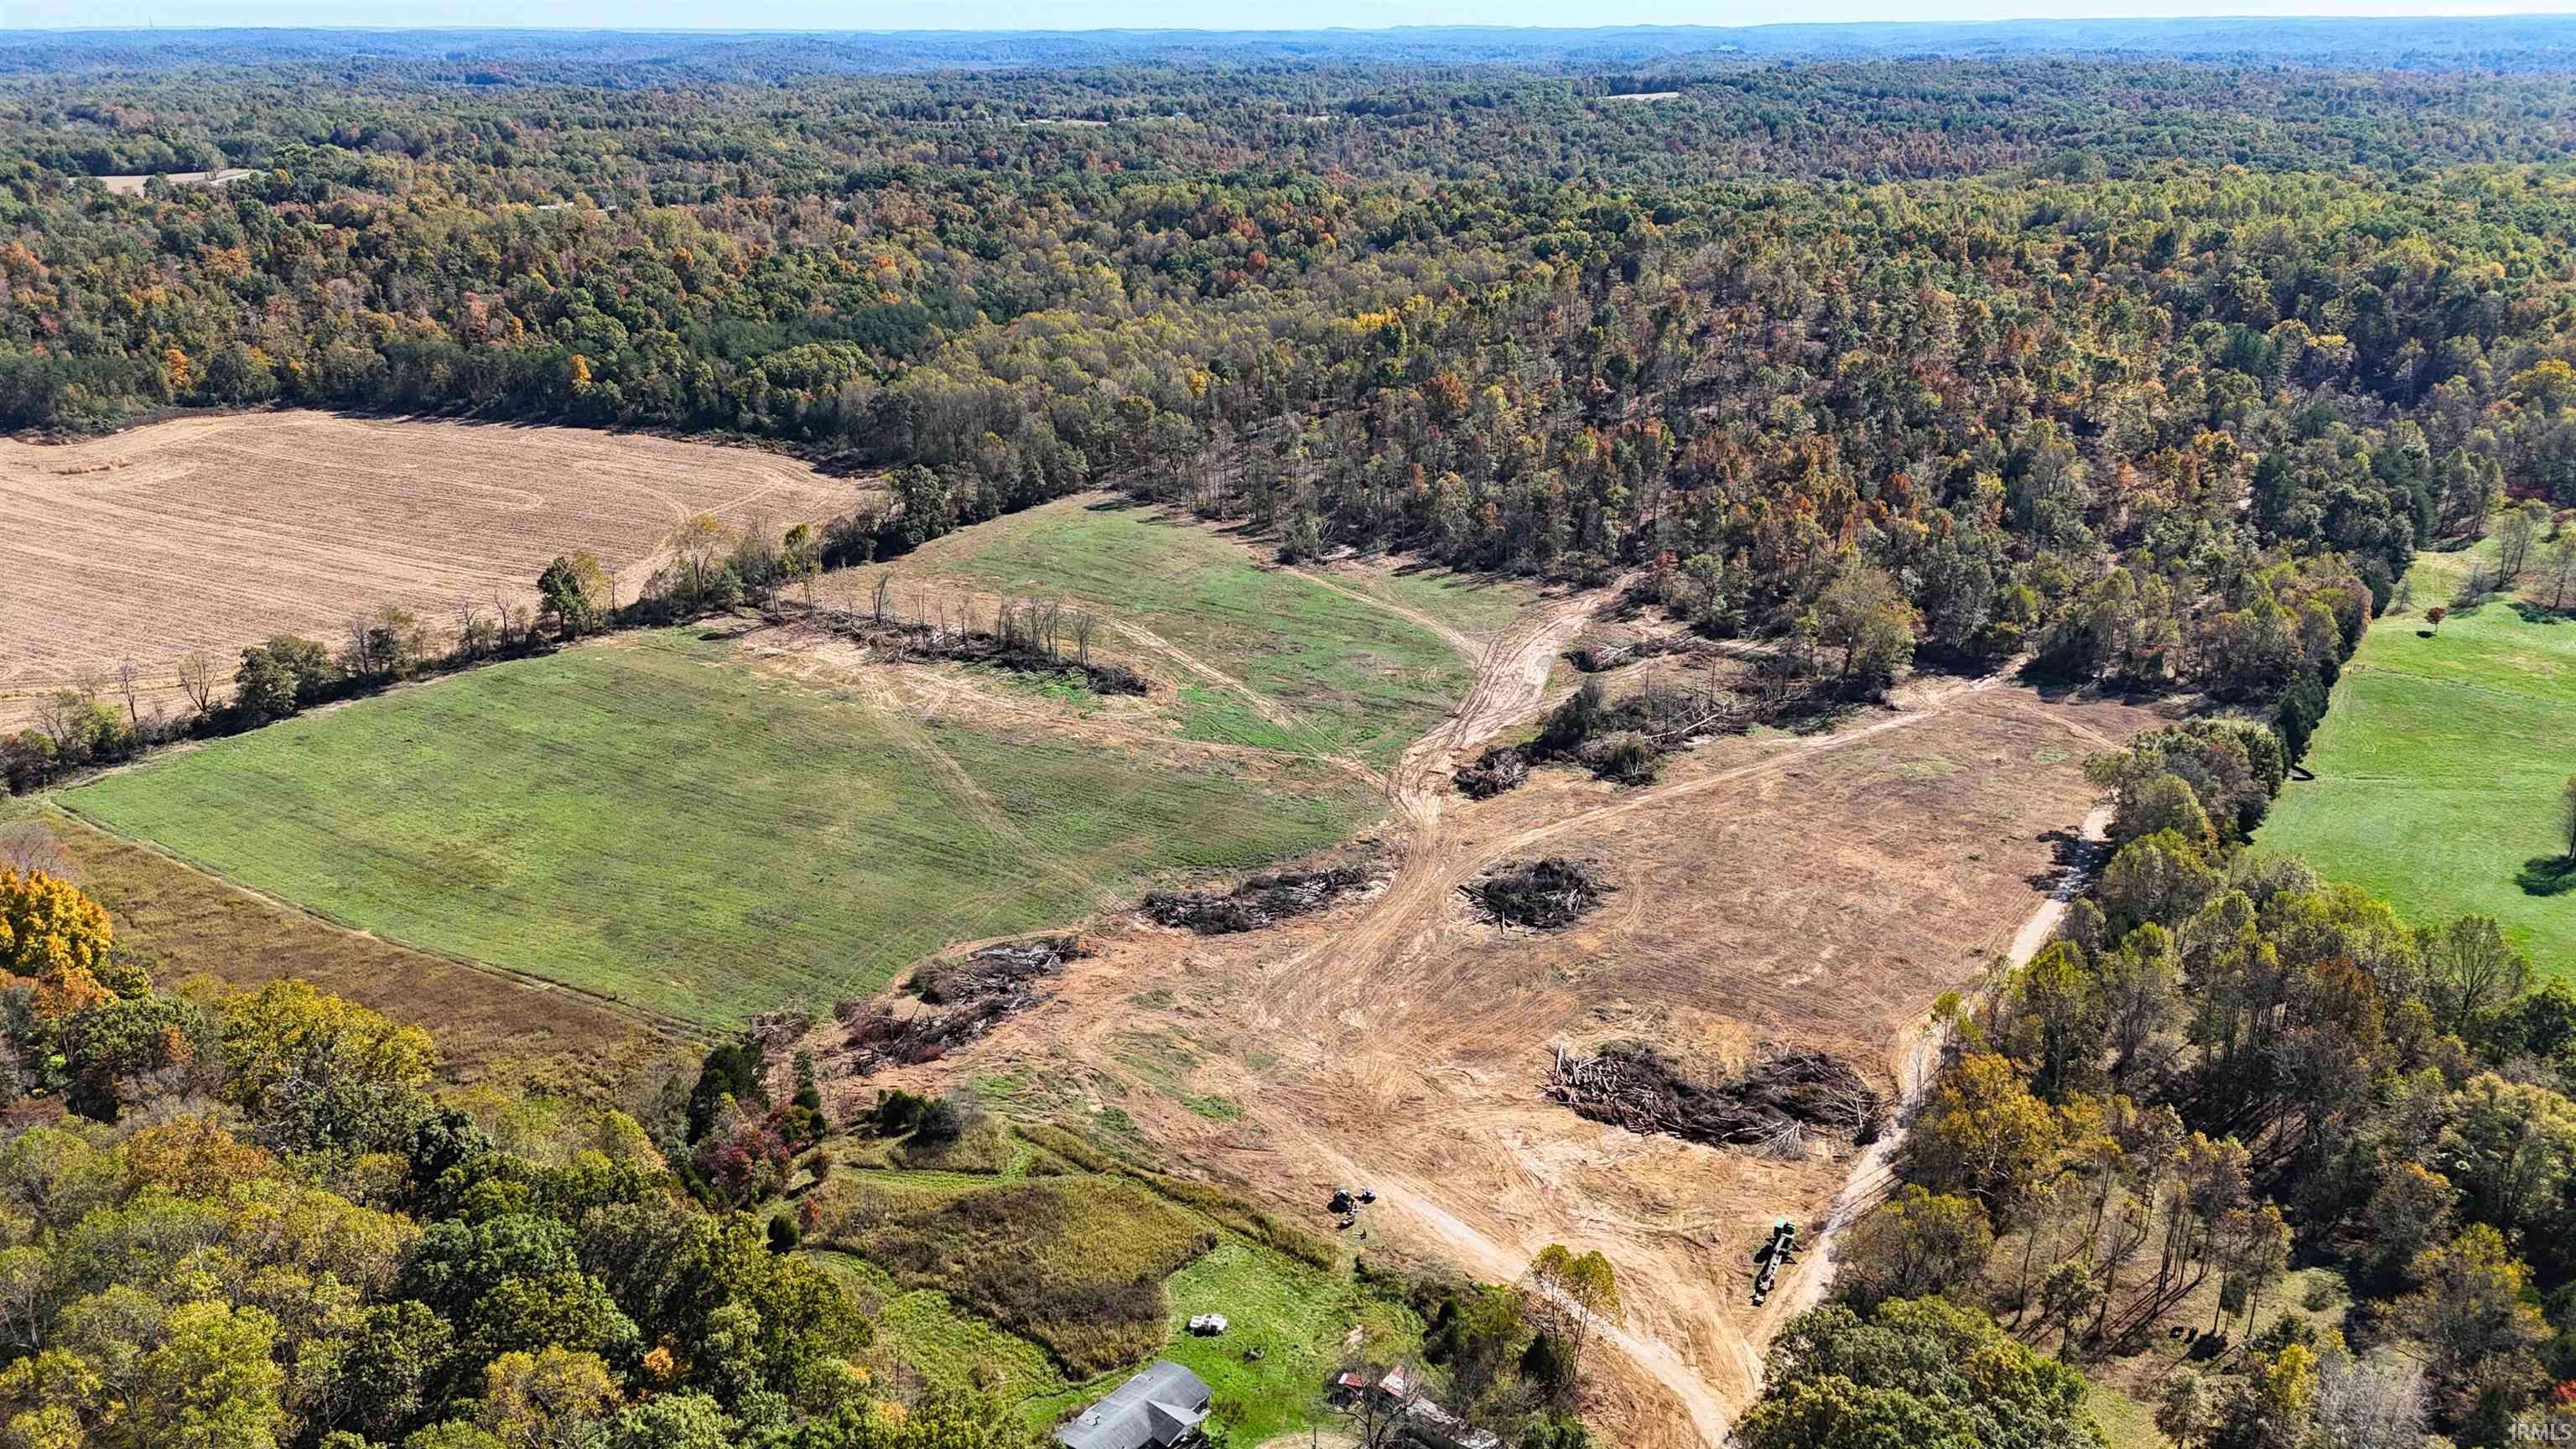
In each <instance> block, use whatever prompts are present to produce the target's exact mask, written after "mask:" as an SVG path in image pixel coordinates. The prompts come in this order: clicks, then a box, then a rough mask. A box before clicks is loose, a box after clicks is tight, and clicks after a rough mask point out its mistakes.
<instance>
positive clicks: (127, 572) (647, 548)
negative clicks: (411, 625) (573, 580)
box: [0, 412, 862, 728]
mask: <svg viewBox="0 0 2576 1449" xmlns="http://www.w3.org/2000/svg"><path fill="white" fill-rule="evenodd" d="M861 486H862V485H860V484H858V483H855V482H852V481H849V480H842V479H834V478H828V477H825V476H823V475H822V474H820V473H817V472H816V471H815V470H814V469H813V468H811V467H809V466H807V465H805V464H803V463H800V462H797V461H795V460H793V459H790V458H785V457H781V456H778V455H776V454H772V453H764V452H758V451H754V450H751V449H747V448H723V447H716V446H712V445H709V444H705V443H684V442H674V441H669V440H666V439H661V438H652V437H642V436H634V435H622V434H610V433H599V432H589V431H584V430H580V429H575V428H546V427H518V426H508V425H497V424H471V423H461V422H448V421H429V420H401V421H389V420H370V419H361V418H349V417H340V416H336V415H333V414H329V413H313V412H284V413H254V414H247V415H242V416H236V417H206V418H189V419H185V420H181V421H176V422H166V423H156V424H153V425H152V426H149V427H144V428H138V429H136V430H134V431H132V432H127V433H120V434H117V435H115V436H113V437H106V438H96V439H91V440H89V441H86V442H80V443H73V444H68V445H61V446H52V445H42V444H34V443H21V442H13V441H7V440H0V514H5V515H6V516H7V517H8V518H9V519H10V521H11V526H10V527H9V528H8V529H7V530H6V531H5V532H4V533H0V578H5V579H7V580H9V587H8V589H7V590H6V592H5V594H0V728H6V727H9V726H11V725H14V724H18V723H23V722H25V720H26V719H27V717H28V716H29V714H30V712H31V710H32V706H33V703H34V701H35V700H36V699H37V698H38V697H40V696H42V695H43V694H45V693H47V692H49V691H51V690H55V689H60V688H63V687H65V686H67V685H71V684H74V683H77V682H80V681H83V680H89V681H92V682H104V681H105V680H106V679H107V678H108V677H109V676H110V675H112V674H113V672H114V670H115V669H116V667H117V665H118V663H119V662H120V661H124V660H132V661H133V662H134V663H135V664H136V665H137V667H138V668H139V669H140V670H141V671H142V673H143V674H144V676H145V678H146V679H147V681H148V683H149V684H150V686H151V687H150V689H149V691H148V698H147V699H146V701H145V706H146V708H150V707H153V706H155V705H158V706H160V707H163V708H167V709H170V710H173V711H176V710H177V709H178V708H180V707H181V704H182V700H181V697H180V696H179V694H178V691H177V689H176V673H177V661H178V660H179V659H181V658H182V657H184V656H185V655H187V654H188V653H189V652H190V651H192V650H203V651H204V652H205V653H206V654H207V655H209V656H210V657H211V658H212V659H213V660H214V661H215V667H216V673H217V675H218V677H219V678H220V679H222V680H224V681H227V682H228V681H229V680H230V677H231V674H232V668H233V665H234V663H235V662H236V660H237V658H238V654H239V651H240V649H241V648H242V646H243V645H245V644H251V643H256V642H258V641H259V640H261V639H265V638H267V637H269V636H271V635H274V634H285V633H294V634H304V635H307V636H310V637H313V638H317V639H320V640H323V641H324V642H326V643H331V644H335V645H336V644H337V642H338V641H339V639H340V637H341V635H342V633H343V630H344V624H345V621H346V620H348V619H349V618H350V617H351V616H352V615H353V614H357V613H362V612H365V611H368V610H371V609H373V608H375V607H377V606H378V605H382V604H398V605H401V606H402V607H404V608H407V609H410V610H412V611H413V612H414V613H416V614H418V615H419V616H420V617H421V619H422V622H423V623H424V624H426V625H428V626H429V627H430V628H431V629H433V630H436V631H452V628H453V625H454V618H455V606H456V605H457V603H458V602H460V601H468V600H470V601H472V602H473V603H475V604H476V605H478V606H479V607H480V609H481V611H482V613H483V615H484V616H485V617H486V618H488V617H490V616H491V613H492V610H493V600H494V597H495V595H496V593H497V594H499V595H501V596H504V597H507V598H508V599H510V600H511V601H512V602H513V603H518V604H525V603H529V602H531V601H532V600H533V599H534V597H535V594H534V588H535V583H536V578H537V575H538V574H539V573H540V572H541V571H543V570H544V568H545V565H546V561H547V560H549V559H551V558H553V557H554V556H555V555H557V554H559V553H569V552H572V551H574V550H578V549H586V550H588V551H590V552H591V553H594V554H596V555H598V557H599V559H600V561H601V562H602V563H603V564H605V565H606V566H607V567H608V568H609V569H610V570H612V571H613V572H615V573H616V574H617V575H618V585H619V595H620V597H621V598H632V597H634V595H635V592H636V589H637V588H638V586H640V585H641V583H642V582H643V579H644V576H645V574H646V573H647V572H649V568H650V565H651V563H652V561H653V559H654V558H655V556H656V555H657V553H658V552H659V551H660V550H661V548H662V545H663V541H664V540H665V538H667V537H668V535H669V533H670V531H671V527H672V525H673V524H674V523H677V522H678V521H679V520H680V519H682V518H684V517H686V516H688V515H690V514H694V513H702V512H704V513H714V514H715V515H717V516H718V517H719V518H722V519H724V520H725V521H726V522H728V523H731V524H735V525H747V524H750V523H753V522H758V521H766V522H767V523H768V525H769V526H771V527H773V528H784V527H785V526H786V525H787V524H789V523H791V522H796V521H816V520H820V519H823V518H826V517H829V516H831V515H834V514H837V513H845V512H847V511H849V509H850V508H851V506H852V505H853V504H854V503H855V502H856V501H857V500H858V498H859V495H860V490H861ZM220 692H228V690H225V691H220Z"/></svg>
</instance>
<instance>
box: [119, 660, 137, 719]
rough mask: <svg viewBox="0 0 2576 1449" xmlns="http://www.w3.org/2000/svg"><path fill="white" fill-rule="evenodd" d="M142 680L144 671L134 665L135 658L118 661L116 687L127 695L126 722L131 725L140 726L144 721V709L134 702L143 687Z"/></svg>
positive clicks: (120, 692)
mask: <svg viewBox="0 0 2576 1449" xmlns="http://www.w3.org/2000/svg"><path fill="white" fill-rule="evenodd" d="M142 680H143V674H142V671H141V670H138V669H136V668H135V667H134V661H133V660H131V659H121V660H118V661H117V665H116V689H117V692H118V693H119V694H122V695H124V696H125V722H126V723H127V724H130V725H138V726H139V725H141V724H142V723H143V711H142V710H141V709H140V708H138V707H137V706H136V705H135V702H134V697H135V695H136V694H137V693H138V692H139V691H140V689H141V686H142Z"/></svg>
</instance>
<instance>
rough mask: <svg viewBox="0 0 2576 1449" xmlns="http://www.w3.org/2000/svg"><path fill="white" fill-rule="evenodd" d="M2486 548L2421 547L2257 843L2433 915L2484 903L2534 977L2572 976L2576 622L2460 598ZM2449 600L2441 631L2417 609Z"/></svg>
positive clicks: (2489, 554) (2414, 913)
mask: <svg viewBox="0 0 2576 1449" xmlns="http://www.w3.org/2000/svg"><path fill="white" fill-rule="evenodd" d="M2493 550H2494V545H2493V544H2492V543H2491V542H2490V543H2483V544H2480V545H2479V546H2478V547H2477V548H2476V549H2474V550H2464V551H2461V552H2457V553H2424V554H2419V555H2417V557H2416V561H2415V565H2414V567H2413V569H2412V570H2410V571H2409V575H2408V585H2409V590H2408V591H2409V593H2410V594H2411V596H2412V597H2411V601H2410V602H2409V603H2408V604H2407V605H2406V606H2405V607H2403V608H2402V609H2401V608H2396V607H2392V608H2391V609H2390V610H2389V612H2388V613H2387V614H2386V615H2385V616H2384V617H2382V618H2380V619H2379V620H2378V621H2377V622H2375V623H2373V624H2372V625H2371V628H2370V634H2369V636H2368V637H2367V638H2365V639H2364V640H2363V641H2362V645H2361V648H2360V649H2359V650H2358V651H2357V652H2356V653H2355V654H2354V655H2353V658H2352V661H2351V662H2350V663H2349V664H2347V665H2345V666H2344V671H2343V677H2342V678H2341V679H2340V680H2339V681H2337V683H2336V685H2335V691H2334V703H2333V707H2332V708H2331V709H2330V710H2329V711H2328V713H2327V715H2326V720H2325V724H2324V725H2323V726H2322V727H2321V728H2320V729H2319V730H2318V731H2317V736H2316V739H2315V741H2314V743H2313V744H2312V746H2311V747H2310V750H2309V753H2308V758H2307V760H2306V762H2305V763H2306V766H2307V768H2308V769H2309V770H2311V771H2313V772H2314V773H2315V775H2316V778H2315V779H2313V780H2293V781H2292V782H2291V783H2290V784H2289V786H2288V788H2286V789H2285V790H2284V791H2283V792H2282V795H2281V799H2280V802H2279V803H2278V804H2277V805H2275V806H2274V807H2273V810H2272V815H2271V818H2270V820H2269V821H2267V822H2266V823H2265V825H2264V826H2263V828H2262V830H2261V832H2260V834H2259V836H2258V837H2257V843H2258V844H2260V845H2261V846H2262V847H2263V848H2264V849H2267V850H2272V851H2278V852H2282V853H2284V854H2290V855H2297V856H2302V857H2304V858H2306V859H2307V860H2308V861H2309V862H2310V863H2311V864H2313V865H2315V866H2316V868H2317V869H2318V870H2319V871H2321V872H2323V873H2324V874H2325V876H2326V877H2327V878H2328V879H2330V880H2337V881H2350V882H2352V883H2353V884H2355V885H2359V886H2362V887H2365V888H2366V889H2368V890H2370V891H2372V892H2373V893H2375V894H2378V895H2380V896H2384V897H2386V898H2387V899H2388V900H2389V902H2390V903H2392V904H2393V905H2395V906H2396V907H2397V909H2398V911H2399V912H2400V913H2401V914H2402V915H2404V916H2405V917H2406V918H2407V919H2409V920H2411V921H2413V922H2415V923H2416V924H2418V925H2423V926H2431V925H2436V924H2439V923H2441V922H2443V921H2447V920H2450V919H2451V918H2453V917H2455V916H2460V915H2465V914H2472V913H2474V914H2478V915H2487V916H2493V917H2495V918H2496V920H2497V921H2498V922H2500V923H2501V924H2502V925H2503V927H2504V931H2505V934H2506V936H2507V937H2509V938H2510V939H2511V940H2512V941H2513V942H2514V944H2516V945H2517V946H2519V947H2521V948H2522V949H2523V950H2524V951H2526V952H2528V953H2530V955H2531V958H2532V962H2533V965H2534V966H2536V967H2537V968H2539V969H2540V970H2541V971H2542V972H2543V973H2546V974H2555V975H2560V976H2576V877H2564V878H2558V879H2552V878H2551V876H2550V873H2549V872H2548V871H2547V870H2546V867H2547V865H2548V863H2549V858H2550V857H2552V856H2555V855H2556V854H2558V852H2559V851H2560V850H2561V849H2563V848H2564V844H2565V842H2564V840H2563V838H2562V837H2561V836H2560V835H2559V834H2558V826H2557V807H2558V793H2559V788H2560V786H2561V785H2562V784H2563V783H2564V782H2565V780H2566V779H2567V776H2568V773H2569V772H2570V771H2576V730H2571V728H2570V726H2571V725H2572V724H2576V618H2570V617H2566V616H2563V615H2555V614H2552V613H2550V612H2548V611H2546V610H2542V609H2539V608H2536V607H2533V606H2531V605H2530V604H2528V603H2521V604H2517V602H2516V601H2514V600H2512V599H2511V598H2509V597H2496V598H2493V599H2490V600H2489V601H2488V602H2486V603H2483V604H2480V605H2477V606H2476V607H2474V608H2468V609H2462V608H2461V607H2460V606H2459V605H2458V604H2457V603H2456V602H2455V597H2454V596H2455V593H2456V591H2457V589H2458V588H2459V586H2460V583H2461V581H2462V580H2463V579H2464V578H2466V577H2467V575H2468V573H2469V571H2470V569H2471V567H2472V566H2473V565H2474V564H2476V563H2480V562H2485V563H2492V561H2493V558H2494V552H2493ZM2436 604H2439V605H2443V606H2446V607H2450V608H2452V609H2453V612H2452V614H2451V616H2450V617H2449V618H2448V619H2446V620H2444V621H2443V622H2442V625H2441V627H2440V628H2439V630H2435V629H2434V628H2433V626H2432V625H2431V624H2430V623H2429V622H2428V621H2427V620H2426V618H2425V610H2426V609H2427V608H2430V607H2432V606H2434V605H2436Z"/></svg>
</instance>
